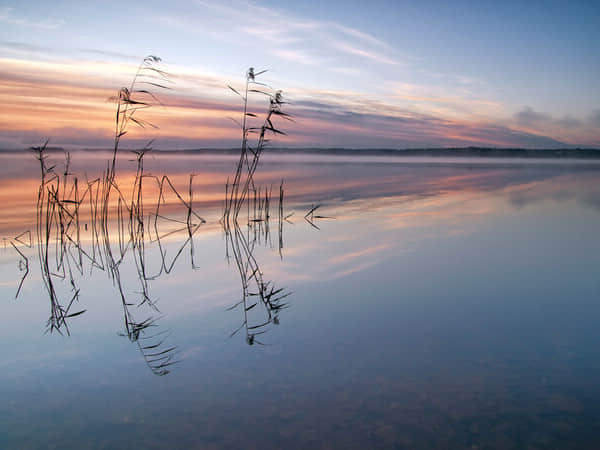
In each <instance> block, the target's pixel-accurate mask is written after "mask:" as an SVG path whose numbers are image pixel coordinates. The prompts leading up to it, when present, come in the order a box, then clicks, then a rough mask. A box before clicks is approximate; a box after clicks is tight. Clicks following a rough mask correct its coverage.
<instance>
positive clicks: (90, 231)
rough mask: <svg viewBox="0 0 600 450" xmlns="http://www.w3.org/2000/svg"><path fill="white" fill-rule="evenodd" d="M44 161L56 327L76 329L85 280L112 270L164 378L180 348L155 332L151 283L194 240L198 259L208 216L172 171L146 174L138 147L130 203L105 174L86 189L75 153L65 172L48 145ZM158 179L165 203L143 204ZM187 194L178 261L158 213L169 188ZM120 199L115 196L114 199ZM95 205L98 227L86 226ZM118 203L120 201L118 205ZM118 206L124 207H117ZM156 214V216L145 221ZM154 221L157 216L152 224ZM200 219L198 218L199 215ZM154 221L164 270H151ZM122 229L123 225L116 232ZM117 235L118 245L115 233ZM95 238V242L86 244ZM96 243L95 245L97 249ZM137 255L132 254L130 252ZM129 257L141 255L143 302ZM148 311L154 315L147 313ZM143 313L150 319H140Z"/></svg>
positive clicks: (133, 334)
mask: <svg viewBox="0 0 600 450" xmlns="http://www.w3.org/2000/svg"><path fill="white" fill-rule="evenodd" d="M35 150H36V152H37V156H38V160H39V161H40V165H41V170H42V172H41V177H42V181H41V184H40V189H39V193H38V205H37V217H38V220H37V247H38V255H39V260H40V267H41V272H42V279H43V282H44V286H45V288H46V290H47V292H48V294H49V298H50V304H51V312H50V318H49V320H48V329H49V331H50V332H52V331H57V332H63V331H64V332H65V333H66V334H69V327H68V319H69V318H72V317H75V316H77V315H80V314H82V313H84V312H85V310H79V311H76V312H73V310H72V309H73V305H74V304H75V303H76V302H77V301H78V299H79V293H80V290H79V288H78V281H79V278H80V277H81V276H84V274H85V273H86V272H87V270H86V268H87V267H88V266H89V272H90V273H91V272H92V271H93V270H100V271H103V272H105V273H107V274H108V275H109V277H110V279H111V280H112V282H113V285H114V286H115V288H116V290H117V292H118V294H119V297H120V300H121V304H122V308H123V317H124V325H125V326H124V328H125V333H123V334H124V335H125V336H127V337H128V338H129V339H130V340H131V341H132V342H135V343H136V344H137V345H138V347H139V349H140V351H141V353H142V355H143V357H144V359H145V360H146V362H147V364H148V366H149V367H150V369H151V370H152V371H153V372H154V373H155V374H157V375H164V374H166V373H168V369H167V367H168V366H170V365H171V364H173V363H174V360H173V354H174V350H175V349H174V348H173V347H170V348H167V349H165V348H163V344H164V339H165V332H164V331H160V330H158V331H156V332H155V331H154V330H156V328H157V326H158V323H157V321H158V319H159V318H160V315H158V316H157V314H159V310H158V308H157V306H156V304H155V301H154V300H153V299H152V297H151V295H150V292H149V285H148V282H149V280H152V279H154V278H157V277H158V276H160V275H161V274H162V273H169V272H170V270H171V268H172V267H173V265H174V264H175V261H176V260H177V259H178V258H179V256H180V255H181V254H182V253H183V250H184V249H185V248H186V246H187V245H188V244H189V245H190V255H191V260H192V264H193V253H194V250H193V240H192V238H193V235H194V233H195V232H196V231H197V230H198V228H199V226H200V225H201V224H202V223H204V219H202V218H201V217H199V216H198V215H197V214H196V213H195V212H194V211H193V210H192V201H191V200H192V199H191V194H190V198H189V199H188V200H187V201H186V200H184V199H183V197H182V196H181V195H180V194H179V192H178V191H177V189H176V188H175V186H174V185H173V183H172V182H171V180H170V179H169V178H168V177H167V176H163V177H162V178H160V179H159V178H157V177H153V176H151V175H149V174H145V173H144V169H143V156H144V153H145V151H146V150H147V149H145V151H143V152H138V159H137V171H136V176H135V178H134V180H133V189H132V195H131V200H130V201H127V200H126V199H125V196H124V195H123V191H122V190H121V188H120V187H119V186H118V185H117V183H116V182H115V181H114V179H113V180H112V181H110V175H107V174H108V172H105V174H104V175H103V177H102V178H99V179H96V180H92V181H88V182H87V183H86V185H85V186H86V187H85V190H84V191H83V193H80V189H79V183H78V179H77V178H76V177H74V176H73V175H72V174H70V173H69V170H68V167H69V158H68V157H67V160H66V164H65V171H64V174H62V176H61V175H58V174H57V172H56V170H55V167H54V166H48V165H47V163H46V160H47V154H46V152H45V146H42V147H39V148H36V149H35ZM149 178H150V179H154V180H155V181H156V183H157V185H158V186H159V194H158V200H157V201H156V202H155V203H154V204H153V205H152V207H151V208H149V207H145V205H144V202H143V199H144V197H143V195H142V187H143V180H145V179H149ZM108 182H110V183H111V185H112V187H111V188H110V189H109V191H110V192H109V194H110V195H109V196H108V198H107V197H106V196H103V195H102V192H106V191H103V189H106V183H108ZM191 183H192V177H190V187H189V192H190V193H191V192H192V187H191ZM167 189H169V190H171V191H172V193H174V194H175V195H176V197H177V198H178V199H180V201H181V203H182V204H183V205H184V206H185V208H186V220H185V221H184V222H182V223H184V224H185V227H184V228H185V233H186V234H187V239H186V240H185V242H184V243H183V244H182V245H181V246H180V248H179V250H178V252H177V253H176V255H175V258H174V259H173V261H172V262H171V263H170V264H169V265H168V264H167V262H166V260H165V256H166V252H165V251H164V249H163V245H162V243H161V241H162V240H163V239H164V236H163V235H161V234H160V232H159V229H158V225H157V218H158V217H159V216H160V217H164V218H167V219H170V220H173V221H178V220H177V219H174V218H168V217H166V216H164V215H162V214H161V213H160V207H161V205H162V204H164V202H165V194H164V192H165V190H167ZM113 197H115V198H113ZM86 204H88V205H89V211H90V215H89V222H90V226H89V227H88V224H87V223H85V225H84V228H83V229H82V227H81V222H82V217H81V211H82V210H83V209H84V208H85V205H86ZM110 205H113V206H112V207H111V206H110ZM114 205H116V206H114ZM145 217H148V218H149V219H148V221H145ZM152 218H154V221H152ZM192 219H196V220H192ZM151 223H154V232H155V234H156V236H155V242H158V246H159V255H160V258H161V265H160V270H159V272H158V273H156V274H148V273H147V261H146V259H147V257H146V248H145V245H146V242H147V241H149V240H150V239H151V236H147V234H151V233H148V230H150V225H151ZM115 228H116V229H115ZM115 236H116V242H113V237H115ZM84 242H87V243H88V244H87V245H84ZM90 247H91V248H90ZM128 255H130V256H128ZM128 257H131V258H133V261H134V264H135V269H136V273H137V282H138V289H136V292H137V295H138V296H139V297H138V299H137V300H134V299H132V298H131V296H130V295H129V294H128V293H127V291H126V289H125V288H124V286H123V282H122V279H121V265H122V264H123V263H124V262H125V261H126V260H127V258H128ZM59 283H60V284H63V283H66V285H67V286H69V287H70V291H71V293H70V294H69V296H68V297H67V299H66V300H65V299H64V296H63V295H61V294H59V292H58V284H59ZM142 308H145V309H146V310H149V311H150V312H148V311H146V312H144V311H143V309H142ZM140 314H143V318H141V319H140V318H138V316H139V315H140Z"/></svg>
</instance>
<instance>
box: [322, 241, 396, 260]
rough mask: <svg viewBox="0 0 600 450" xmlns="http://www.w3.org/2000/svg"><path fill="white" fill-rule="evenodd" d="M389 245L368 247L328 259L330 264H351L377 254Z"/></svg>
mask: <svg viewBox="0 0 600 450" xmlns="http://www.w3.org/2000/svg"><path fill="white" fill-rule="evenodd" d="M388 247H389V245H375V246H373V247H368V248H365V249H362V250H355V251H352V252H349V253H344V254H341V255H337V256H333V257H331V258H329V263H330V264H344V263H348V262H352V261H354V260H356V259H361V258H363V257H365V256H369V255H372V254H373V253H378V252H380V251H382V250H385V249H386V248H388Z"/></svg>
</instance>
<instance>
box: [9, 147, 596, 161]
mask: <svg viewBox="0 0 600 450" xmlns="http://www.w3.org/2000/svg"><path fill="white" fill-rule="evenodd" d="M47 150H48V151H49V152H50V153H52V152H61V153H62V152H64V151H65V150H64V149H63V148H62V147H49V148H48V149H47ZM24 151H27V149H0V153H22V152H24ZM77 151H81V152H111V151H112V150H110V149H101V150H99V149H81V150H77ZM126 151H128V150H127V149H121V150H120V152H126ZM239 151H240V149H239V148H228V149H223V148H199V149H187V150H166V149H163V150H153V152H155V153H162V154H165V153H171V154H196V155H202V154H221V155H228V154H230V155H235V154H238V153H239ZM264 152H265V153H266V154H320V155H339V156H352V155H354V156H359V155H360V156H398V157H402V156H412V157H418V156H421V157H471V158H477V157H479V158H571V159H600V149H596V148H570V149H525V148H488V147H448V148H414V149H388V148H371V149H351V148H319V147H306V148H283V147H272V148H266V149H265V150H264Z"/></svg>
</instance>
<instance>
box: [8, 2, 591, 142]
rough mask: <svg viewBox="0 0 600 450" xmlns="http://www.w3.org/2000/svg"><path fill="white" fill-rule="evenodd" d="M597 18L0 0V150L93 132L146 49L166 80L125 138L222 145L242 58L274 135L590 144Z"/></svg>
mask: <svg viewBox="0 0 600 450" xmlns="http://www.w3.org/2000/svg"><path fill="white" fill-rule="evenodd" d="M599 29H600V5H599V4H598V3H595V2H552V1H545V2H524V3H523V2H503V3H500V2H461V1H454V2H444V1H440V2H427V1H423V2H408V1H406V2H405V1H383V0H371V1H369V2H365V1H364V0H363V1H350V0H346V1H343V2H342V1H323V0H321V1H313V0H309V1H295V2H289V1H277V2H276V1H270V0H269V1H263V0H261V1H255V2H248V1H237V0H236V1H229V2H225V1H224V2H212V1H201V0H198V1H191V0H190V1H180V0H172V1H169V2H164V1H161V2H158V1H154V0H150V1H145V2H128V1H119V2H117V1H112V0H110V1H103V2H75V1H55V2H48V1H21V2H16V1H12V2H11V1H6V0H3V1H2V2H1V3H0V102H1V103H2V106H3V107H2V109H1V110H0V148H24V147H27V146H31V145H38V144H40V143H41V142H43V141H44V140H46V139H47V138H49V139H50V143H51V144H52V145H60V146H65V147H67V148H77V147H88V148H107V147H110V145H111V137H112V135H113V128H114V111H115V105H114V103H111V102H109V101H108V100H107V99H108V98H109V97H110V96H112V95H115V93H116V91H117V90H118V88H119V87H121V86H124V85H128V84H129V82H130V81H131V78H132V76H133V74H134V73H135V70H136V67H137V65H138V64H139V62H140V60H141V59H142V58H143V57H144V56H145V55H148V54H153V55H158V56H160V57H161V58H162V59H163V63H162V68H163V69H164V70H166V71H167V72H169V73H170V74H171V81H172V82H171V83H170V88H171V89H170V90H168V91H163V92H156V94H157V95H158V96H159V97H160V99H161V101H162V102H163V103H164V105H165V106H164V107H157V108H155V109H154V110H153V113H152V114H151V116H149V117H151V119H152V121H153V122H154V123H156V125H158V126H159V130H157V131H152V132H150V131H145V132H143V133H142V132H138V133H133V135H132V137H131V138H130V139H131V140H130V141H129V144H130V145H135V144H136V142H137V140H142V139H147V138H157V141H156V144H155V147H158V148H165V149H175V148H202V147H235V146H236V145H237V144H238V142H239V134H240V132H239V130H238V129H237V128H236V125H235V124H234V123H233V121H231V120H229V118H239V116H240V114H241V113H240V101H239V98H238V97H236V95H235V94H234V93H233V92H232V91H231V90H229V89H228V88H227V85H232V86H234V87H240V86H241V85H242V83H243V79H244V73H245V71H246V69H247V68H248V67H250V66H253V67H255V68H256V69H257V70H260V69H269V71H268V72H267V73H266V74H264V75H263V77H264V78H263V81H264V82H266V83H268V84H269V85H271V86H273V87H275V88H277V89H281V90H283V92H284V96H285V97H286V98H287V100H288V101H289V102H290V104H289V105H286V107H287V108H286V110H287V111H288V112H289V113H291V114H292V115H293V116H294V118H295V122H294V123H283V124H281V127H282V129H283V130H284V131H286V132H287V133H288V135H287V136H285V137H283V138H277V140H276V141H275V143H276V144H277V145H280V146H287V147H352V148H369V147H377V148H381V147H386V148H417V147H446V146H469V145H477V146H494V147H509V146H510V147H528V148H560V147H569V146H582V147H598V146H600V85H599V82H600V57H598V55H599V51H600V50H599V48H600V33H598V30H599ZM255 100H256V102H260V101H263V102H264V100H261V99H260V98H256V99H255ZM256 102H255V104H256V105H257V107H258V108H260V103H256ZM146 133H147V135H146ZM124 145H125V146H127V144H126V143H124Z"/></svg>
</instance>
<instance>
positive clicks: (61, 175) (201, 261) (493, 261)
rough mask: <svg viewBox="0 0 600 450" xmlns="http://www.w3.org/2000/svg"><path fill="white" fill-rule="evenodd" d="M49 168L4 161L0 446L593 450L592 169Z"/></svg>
mask: <svg viewBox="0 0 600 450" xmlns="http://www.w3.org/2000/svg"><path fill="white" fill-rule="evenodd" d="M45 156H47V159H46V160H45V162H44V164H45V172H44V177H45V178H44V182H43V184H42V185H41V184H40V183H41V182H42V178H41V175H42V170H41V169H40V161H38V160H36V158H35V155H34V154H33V153H27V152H24V153H22V154H10V153H4V154H1V155H0V165H1V167H0V200H1V203H0V204H1V205H2V206H1V208H2V213H1V215H0V237H1V238H3V245H2V250H0V267H1V270H0V290H1V293H2V296H1V297H2V305H3V313H2V327H1V328H0V340H1V342H2V343H3V351H2V352H3V355H4V356H3V358H2V359H1V360H0V398H2V401H1V402H0V447H2V448H4V449H12V448H19V449H23V448H32V449H33V448H57V449H62V448H81V449H85V448H124V449H130V448H134V447H137V448H208V449H210V448H231V449H238V448H249V449H253V448H256V449H259V448H260V449H264V448H323V449H327V448H478V449H485V448H507V449H509V448H515V449H516V448H532V449H536V448H598V447H599V446H600V434H599V433H598V430H600V345H599V343H600V327H599V326H598V324H599V323H600V302H599V301H600V239H598V230H600V183H599V180H600V161H597V162H594V161H583V160H569V159H544V160H535V159H507V158H498V159H488V158H443V157H432V158H425V157H423V158H419V157H414V158H410V157H393V156H389V157H383V156H382V157H375V156H374V157H368V156H364V155H363V156H355V157H351V156H340V155H338V156H319V155H314V154H311V155H300V154H293V155H285V154H268V153H267V154H265V155H263V158H262V159H261V161H260V164H259V165H258V167H257V169H256V172H255V174H254V177H253V179H252V180H251V182H250V183H249V189H248V191H247V192H248V193H247V195H246V197H245V198H244V199H242V201H241V202H236V201H233V200H232V199H233V197H232V194H231V193H232V189H235V188H234V187H233V184H234V182H235V180H234V177H235V171H236V164H237V159H238V157H236V156H235V155H165V154H162V153H161V154H155V155H154V154H152V153H150V154H147V155H145V156H144V157H143V160H142V162H143V170H142V168H141V162H140V164H138V162H137V161H136V155H135V154H131V153H127V152H122V154H121V156H120V157H119V159H118V161H117V171H116V173H115V176H114V179H113V181H112V182H111V183H112V184H111V186H112V187H110V188H107V184H106V177H104V178H103V173H106V171H107V170H108V169H107V167H108V166H107V162H108V161H109V160H110V158H111V156H110V154H108V153H103V152H97V153H91V152H74V153H73V154H72V155H71V161H70V165H69V168H68V170H66V171H65V167H64V166H65V157H64V155H63V154H62V153H53V152H50V153H48V154H47V155H45ZM52 166H55V167H54V168H52ZM65 172H67V175H65ZM245 173H246V172H244V171H242V175H241V176H242V177H244V176H245ZM191 174H193V176H192V177H190V175H191ZM163 175H167V176H168V178H163ZM75 179H77V183H75ZM103 183H104V184H103ZM226 184H227V186H226ZM240 189H241V188H240ZM107 191H110V194H109V195H108V196H107V197H106V203H105V205H106V206H105V208H104V209H103V207H102V204H103V202H102V199H103V192H107ZM226 199H228V200H226ZM236 205H239V207H237V210H238V214H237V215H236V214H235V210H236ZM227 213H229V214H227ZM21 281H22V284H21ZM17 292H18V296H17Z"/></svg>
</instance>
